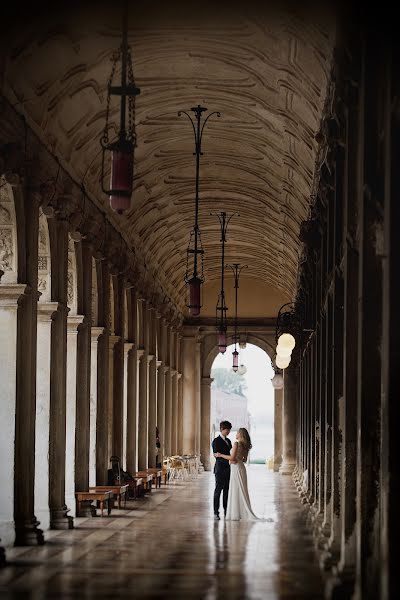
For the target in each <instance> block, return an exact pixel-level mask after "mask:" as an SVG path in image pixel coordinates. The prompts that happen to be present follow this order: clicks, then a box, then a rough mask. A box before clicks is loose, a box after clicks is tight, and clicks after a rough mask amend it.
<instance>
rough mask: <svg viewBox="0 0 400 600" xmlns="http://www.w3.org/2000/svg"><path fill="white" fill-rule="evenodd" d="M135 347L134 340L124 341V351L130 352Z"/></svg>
mask: <svg viewBox="0 0 400 600" xmlns="http://www.w3.org/2000/svg"><path fill="white" fill-rule="evenodd" d="M134 347H135V344H134V343H133V342H124V353H125V354H128V353H129V352H130V351H131V350H132V348H134Z"/></svg>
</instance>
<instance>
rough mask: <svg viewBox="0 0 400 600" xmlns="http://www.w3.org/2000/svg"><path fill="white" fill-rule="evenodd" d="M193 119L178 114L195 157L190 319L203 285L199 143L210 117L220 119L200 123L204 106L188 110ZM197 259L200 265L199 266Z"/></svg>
mask: <svg viewBox="0 0 400 600" xmlns="http://www.w3.org/2000/svg"><path fill="white" fill-rule="evenodd" d="M190 110H191V111H192V112H193V113H194V115H195V118H194V119H193V118H192V117H191V116H190V115H189V113H187V112H186V111H184V110H182V111H180V112H179V113H178V116H180V115H186V116H187V118H188V119H189V121H190V122H191V124H192V128H193V131H194V143H195V148H194V150H195V151H194V153H193V154H194V156H195V157H196V187H195V213H194V226H193V229H192V231H191V232H190V239H189V244H188V247H187V251H186V273H185V283H186V288H187V302H186V306H187V307H188V309H189V315H190V316H191V317H198V316H199V314H200V309H201V304H202V303H201V286H202V284H203V283H204V272H203V256H204V250H203V246H202V243H201V234H200V227H199V201H200V198H199V179H200V156H202V155H203V152H202V151H201V142H202V138H203V131H204V126H205V124H206V123H207V121H208V119H209V118H210V117H211V116H212V115H217V116H218V117H220V116H221V115H220V113H219V112H212V113H210V114H209V115H208V117H207V118H206V119H205V120H204V121H203V123H201V116H202V113H203V112H206V111H207V109H206V108H204V106H200V104H199V105H198V106H195V107H193V108H191V109H190ZM199 258H201V263H200V264H199Z"/></svg>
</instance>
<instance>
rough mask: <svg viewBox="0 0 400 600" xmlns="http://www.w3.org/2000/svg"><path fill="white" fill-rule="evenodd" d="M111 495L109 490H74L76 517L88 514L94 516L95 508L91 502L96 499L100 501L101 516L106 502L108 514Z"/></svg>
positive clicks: (108, 512)
mask: <svg viewBox="0 0 400 600" xmlns="http://www.w3.org/2000/svg"><path fill="white" fill-rule="evenodd" d="M112 497H113V493H112V492H110V491H103V492H75V500H76V516H77V517H88V516H92V517H94V516H96V509H95V507H94V506H92V502H93V501H94V500H98V501H99V502H100V512H101V516H103V508H104V504H106V507H107V514H110V512H111V500H112Z"/></svg>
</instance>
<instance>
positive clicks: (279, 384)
mask: <svg viewBox="0 0 400 600" xmlns="http://www.w3.org/2000/svg"><path fill="white" fill-rule="evenodd" d="M271 383H272V387H273V388H274V389H275V390H281V389H282V388H283V377H282V375H281V374H280V373H275V375H274V376H273V378H272V379H271Z"/></svg>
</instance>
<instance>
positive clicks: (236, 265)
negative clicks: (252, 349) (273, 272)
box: [228, 263, 247, 373]
mask: <svg viewBox="0 0 400 600" xmlns="http://www.w3.org/2000/svg"><path fill="white" fill-rule="evenodd" d="M228 267H230V268H231V269H232V272H233V277H234V282H235V323H234V328H235V329H234V336H233V339H234V342H235V349H234V351H233V352H232V358H233V361H232V371H233V372H234V373H237V371H238V370H239V352H238V351H237V344H238V342H239V336H238V314H237V313H238V289H239V277H240V273H241V272H242V271H243V269H247V265H242V266H240V264H239V263H233V265H228ZM240 366H242V367H243V366H244V365H240Z"/></svg>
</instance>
